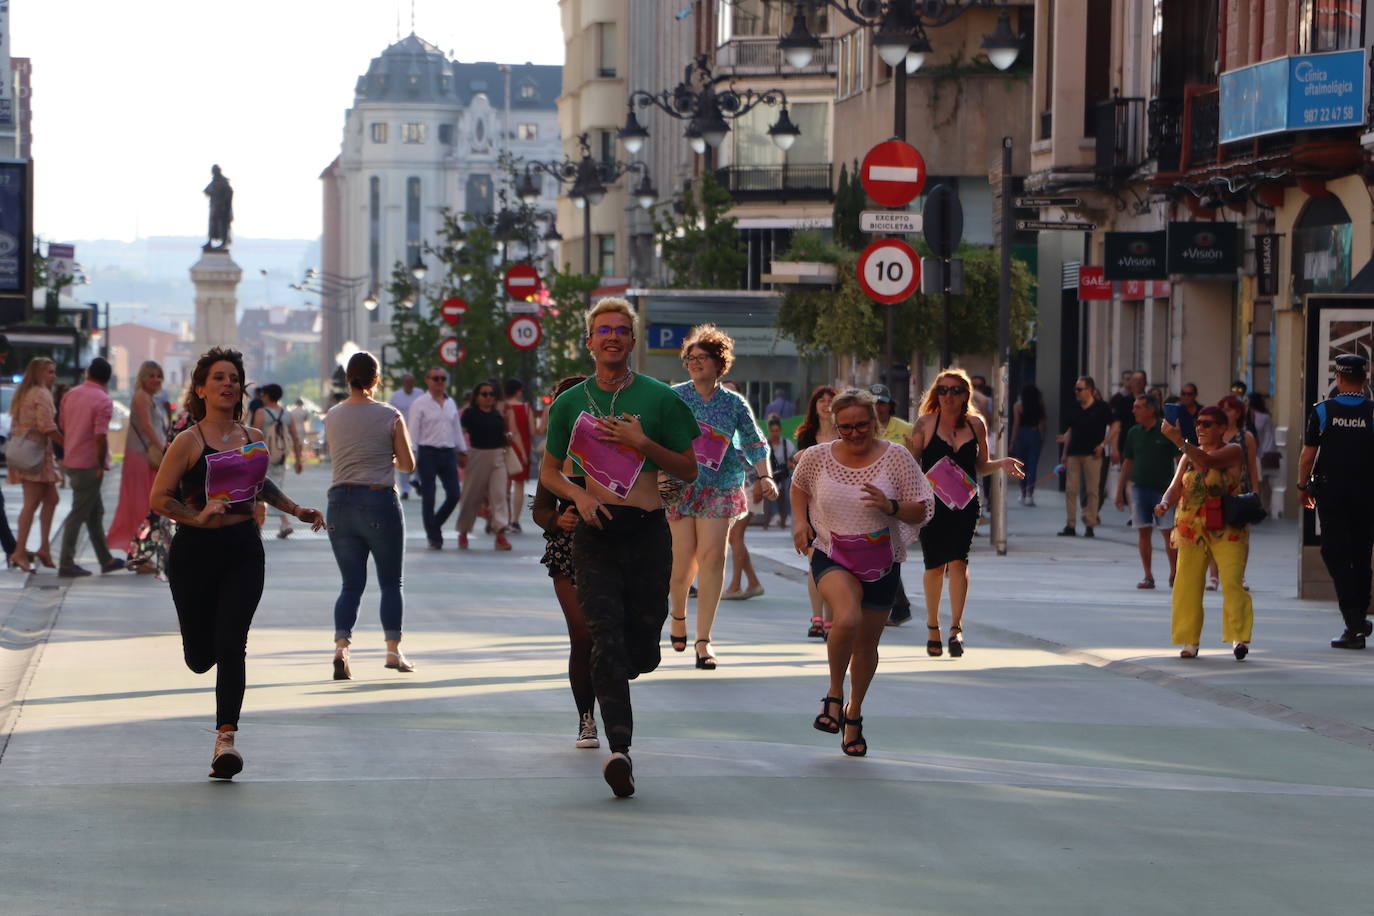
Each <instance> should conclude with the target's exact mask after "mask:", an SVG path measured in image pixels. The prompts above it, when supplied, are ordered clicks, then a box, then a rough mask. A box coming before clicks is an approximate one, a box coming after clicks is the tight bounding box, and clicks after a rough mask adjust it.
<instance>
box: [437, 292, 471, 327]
mask: <svg viewBox="0 0 1374 916" xmlns="http://www.w3.org/2000/svg"><path fill="white" fill-rule="evenodd" d="M467 312H468V304H467V302H466V301H465V300H463V299H460V298H458V297H457V296H453V297H451V298H449V299H445V300H444V304H443V305H441V306H439V314H440V315H442V316H443V319H444V320H445V321H447V322H448V323H449V324H457V323H458V322H460V321H462V320H463V316H464V315H466V314H467Z"/></svg>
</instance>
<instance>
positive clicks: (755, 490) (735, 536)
mask: <svg viewBox="0 0 1374 916" xmlns="http://www.w3.org/2000/svg"><path fill="white" fill-rule="evenodd" d="M773 485H774V486H777V479H776V478H774V481H773ZM744 491H745V493H747V494H748V497H749V510H748V511H747V512H745V513H744V515H742V516H741V517H740V518H737V519H735V521H734V524H732V525H731V526H730V540H729V548H730V584H729V585H728V586H726V588H725V591H724V592H722V593H721V596H720V600H722V601H745V600H748V599H750V598H757V597H759V596H760V595H762V594H763V583H762V582H760V581H759V574H758V571H757V570H755V569H754V561H753V559H752V558H751V557H750V556H749V545H747V544H746V543H745V542H744V536H745V534H746V533H747V532H748V530H749V526H750V524H751V523H752V522H753V520H754V516H756V515H762V514H763V507H764V506H766V505H768V504H769V503H772V502H776V501H777V500H772V499H764V498H763V485H762V484H761V483H759V476H758V473H757V472H756V471H755V470H754V469H753V468H752V467H750V468H748V469H747V471H746V474H745V478H744Z"/></svg>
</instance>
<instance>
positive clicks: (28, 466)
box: [5, 433, 48, 474]
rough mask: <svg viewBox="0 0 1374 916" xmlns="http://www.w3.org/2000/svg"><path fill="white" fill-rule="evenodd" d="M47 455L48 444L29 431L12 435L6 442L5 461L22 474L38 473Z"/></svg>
mask: <svg viewBox="0 0 1374 916" xmlns="http://www.w3.org/2000/svg"><path fill="white" fill-rule="evenodd" d="M47 457H48V449H47V444H46V443H45V442H43V440H41V439H35V438H33V437H32V436H30V435H29V434H28V433H23V434H21V435H18V436H10V438H9V441H8V442H6V443H5V463H6V464H8V465H9V466H10V467H12V468H14V469H15V470H16V471H18V472H20V473H21V474H33V473H36V472H37V471H39V470H40V469H41V468H42V467H43V462H44V461H45V460H46V459H47Z"/></svg>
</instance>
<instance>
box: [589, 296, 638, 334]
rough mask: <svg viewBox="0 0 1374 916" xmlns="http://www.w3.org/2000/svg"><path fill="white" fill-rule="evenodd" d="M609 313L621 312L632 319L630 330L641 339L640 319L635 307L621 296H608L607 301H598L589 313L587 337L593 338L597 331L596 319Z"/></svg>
mask: <svg viewBox="0 0 1374 916" xmlns="http://www.w3.org/2000/svg"><path fill="white" fill-rule="evenodd" d="M607 312H619V313H620V314H622V315H624V316H625V317H626V318H628V319H630V330H631V331H633V332H634V336H635V337H636V338H638V337H639V318H638V316H636V315H635V310H634V307H633V306H631V305H630V303H629V301H627V300H625V299H621V298H620V297H619V296H607V297H606V298H605V299H600V300H597V303H596V305H593V306H592V308H591V311H589V312H587V336H588V337H591V336H592V334H593V333H595V331H596V318H597V316H598V315H604V314H606V313H607Z"/></svg>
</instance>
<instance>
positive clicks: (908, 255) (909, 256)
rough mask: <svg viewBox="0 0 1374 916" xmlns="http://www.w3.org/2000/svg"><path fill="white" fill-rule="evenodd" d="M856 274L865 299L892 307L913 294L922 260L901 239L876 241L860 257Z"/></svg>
mask: <svg viewBox="0 0 1374 916" xmlns="http://www.w3.org/2000/svg"><path fill="white" fill-rule="evenodd" d="M855 273H856V274H858V279H859V286H861V287H863V291H864V292H865V293H866V294H867V295H868V298H870V299H872V300H873V301H874V302H882V303H885V304H887V305H891V304H893V303H894V302H901V301H902V300H903V299H905V298H906V297H908V296H910V295H911V294H912V293H914V292H916V287H917V286H918V285H920V282H921V259H920V258H919V257H917V256H916V252H915V251H914V250H912V247H911V246H910V245H908V244H907V243H906V242H903V241H902V240H901V239H878V240H877V241H876V242H874V243H873V244H871V245H869V246H868V247H867V248H865V249H864V250H863V254H861V255H859V261H858V264H857V265H855Z"/></svg>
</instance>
